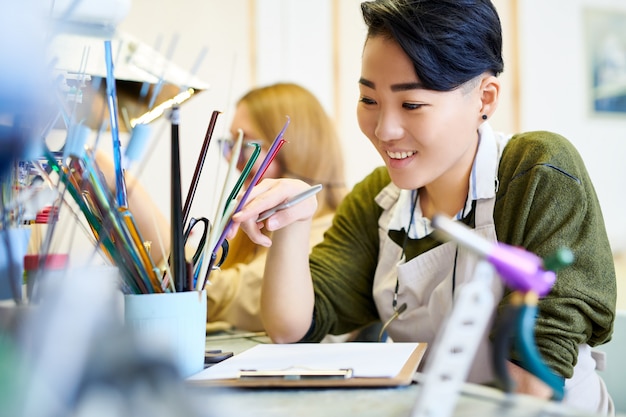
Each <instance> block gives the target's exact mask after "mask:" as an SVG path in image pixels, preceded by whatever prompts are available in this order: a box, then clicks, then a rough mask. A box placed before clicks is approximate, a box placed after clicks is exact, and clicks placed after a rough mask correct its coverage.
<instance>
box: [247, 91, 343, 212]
mask: <svg viewBox="0 0 626 417" xmlns="http://www.w3.org/2000/svg"><path fill="white" fill-rule="evenodd" d="M241 103H243V104H245V105H246V107H247V109H248V114H249V115H250V118H251V119H252V120H251V121H252V123H253V125H254V127H255V128H256V130H257V131H258V133H259V134H260V135H261V136H262V137H260V138H256V139H261V140H263V141H264V142H265V146H266V147H269V145H270V144H271V142H272V141H273V140H274V138H275V137H276V135H277V134H278V132H279V131H280V129H281V128H282V127H283V125H284V124H285V122H286V121H287V116H289V117H290V119H291V122H290V124H289V127H288V128H287V131H286V132H285V139H286V140H287V141H288V142H289V143H286V144H285V145H284V146H283V147H282V148H281V149H280V152H278V154H277V156H276V159H275V160H274V162H273V163H277V164H279V166H280V168H281V171H282V175H283V176H285V177H292V178H299V179H302V180H304V181H306V182H308V183H309V184H311V185H315V184H317V183H320V184H322V185H323V188H322V191H320V193H319V194H318V195H317V200H318V211H317V213H318V215H319V214H324V213H327V212H330V211H334V210H335V209H336V208H337V206H338V205H339V202H340V201H341V199H342V198H343V197H344V195H345V192H346V189H345V172H344V161H343V149H342V148H341V143H340V142H339V137H338V135H337V132H336V129H335V126H334V124H333V121H332V119H331V118H330V117H329V116H328V114H327V113H326V112H325V110H324V108H323V107H322V105H321V103H320V102H319V100H318V99H317V98H316V97H315V96H314V95H313V94H312V93H311V92H310V91H309V90H307V89H305V88H304V87H301V86H299V85H297V84H293V83H278V84H273V85H269V86H265V87H260V88H255V89H253V90H251V91H249V92H248V93H247V94H245V95H244V96H243V97H242V98H241V99H240V100H239V102H238V104H241Z"/></svg>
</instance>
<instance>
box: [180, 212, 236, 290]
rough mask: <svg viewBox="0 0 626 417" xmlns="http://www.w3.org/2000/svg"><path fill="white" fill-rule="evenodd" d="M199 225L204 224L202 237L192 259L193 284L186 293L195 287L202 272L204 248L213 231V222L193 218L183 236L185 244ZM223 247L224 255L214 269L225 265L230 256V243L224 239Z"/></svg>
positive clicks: (201, 218) (204, 218)
mask: <svg viewBox="0 0 626 417" xmlns="http://www.w3.org/2000/svg"><path fill="white" fill-rule="evenodd" d="M198 224H202V226H203V228H202V236H200V241H199V243H198V247H197V248H196V251H195V252H194V254H193V256H192V258H191V264H192V267H193V271H194V272H193V278H192V283H191V284H192V285H191V286H190V287H189V288H188V289H185V291H187V290H191V289H192V288H194V287H195V281H196V279H197V277H198V273H199V272H200V265H201V264H202V252H203V249H204V246H205V245H206V241H207V238H208V236H209V231H210V230H211V222H210V221H209V219H207V218H206V217H199V218H195V217H191V218H190V219H189V224H188V225H187V229H186V230H185V232H184V234H183V242H184V244H187V239H188V238H189V236H190V235H191V231H192V230H193V228H194V227H196V226H197V225H198ZM221 247H222V254H221V256H220V259H219V260H217V261H216V262H215V264H214V268H219V267H220V266H221V265H222V264H223V263H224V261H225V260H226V257H227V256H228V249H229V245H228V241H227V240H225V239H224V241H223V242H222V245H221Z"/></svg>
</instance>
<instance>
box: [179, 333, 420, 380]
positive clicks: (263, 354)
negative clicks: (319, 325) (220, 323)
mask: <svg viewBox="0 0 626 417" xmlns="http://www.w3.org/2000/svg"><path fill="white" fill-rule="evenodd" d="M426 348H427V344H426V343H371V342H364V343H358V342H347V343H297V344H289V345H280V344H259V345H256V346H254V347H252V348H251V349H248V350H247V351H245V352H242V353H240V354H238V355H235V356H233V357H232V358H229V359H226V360H224V361H222V362H220V363H218V364H216V365H213V366H211V367H209V368H207V369H205V370H204V371H202V372H199V373H198V374H196V375H192V376H191V377H189V378H187V379H186V383H187V384H190V385H193V386H221V387H242V388H279V387H285V388H295V387H300V388H304V387H310V388H324V387H326V388H330V387H337V388H342V387H390V386H405V385H409V384H411V381H412V380H413V376H414V374H415V372H416V371H417V367H418V366H419V364H420V362H421V360H422V358H423V356H424V353H425V351H426Z"/></svg>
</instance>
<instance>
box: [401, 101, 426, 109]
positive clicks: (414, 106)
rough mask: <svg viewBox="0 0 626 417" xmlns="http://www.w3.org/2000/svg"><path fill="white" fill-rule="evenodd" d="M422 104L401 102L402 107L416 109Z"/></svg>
mask: <svg viewBox="0 0 626 417" xmlns="http://www.w3.org/2000/svg"><path fill="white" fill-rule="evenodd" d="M422 106H423V104H421V103H403V104H402V107H403V108H405V109H407V110H417V109H419V108H421V107H422Z"/></svg>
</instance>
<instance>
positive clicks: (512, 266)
mask: <svg viewBox="0 0 626 417" xmlns="http://www.w3.org/2000/svg"><path fill="white" fill-rule="evenodd" d="M487 259H488V260H489V262H491V264H492V265H493V266H494V267H495V268H496V270H497V271H498V273H499V274H500V275H501V276H502V280H503V281H504V282H505V283H506V284H507V285H508V286H509V287H511V288H512V289H514V290H518V291H523V292H528V291H534V292H536V293H537V294H538V295H539V296H540V297H543V296H545V295H546V294H548V292H550V289H551V288H552V286H553V285H554V282H555V281H556V274H555V273H554V272H553V271H546V270H544V269H543V260H542V259H541V258H540V257H538V256H537V255H535V254H534V253H531V252H528V251H526V250H523V249H519V248H516V247H514V246H510V245H506V244H503V243H498V244H497V245H494V246H493V249H492V251H491V253H490V254H489V256H488V257H487Z"/></svg>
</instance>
